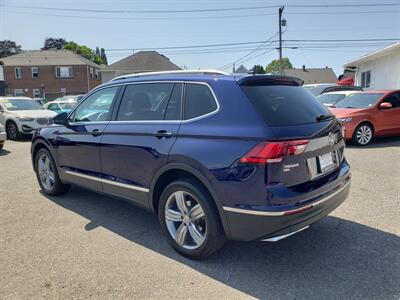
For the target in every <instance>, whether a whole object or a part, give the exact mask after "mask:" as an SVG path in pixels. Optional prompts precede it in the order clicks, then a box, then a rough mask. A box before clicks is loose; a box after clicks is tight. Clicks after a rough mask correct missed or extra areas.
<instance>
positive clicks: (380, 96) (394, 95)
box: [329, 90, 400, 146]
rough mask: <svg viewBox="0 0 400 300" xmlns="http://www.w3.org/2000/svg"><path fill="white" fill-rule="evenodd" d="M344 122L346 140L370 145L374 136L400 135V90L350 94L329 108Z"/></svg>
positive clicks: (361, 144)
mask: <svg viewBox="0 0 400 300" xmlns="http://www.w3.org/2000/svg"><path fill="white" fill-rule="evenodd" d="M329 109H330V110H331V111H332V113H333V114H334V115H335V116H336V118H338V120H339V121H341V122H342V124H343V127H344V132H345V133H344V137H345V140H351V141H353V142H354V143H355V144H357V145H360V146H365V145H368V144H369V143H370V142H371V141H372V138H373V137H375V136H390V135H400V90H395V91H394V90H369V91H364V92H359V93H355V94H351V95H349V96H347V97H346V98H344V99H343V100H341V101H339V102H338V103H336V104H335V106H334V107H330V108H329Z"/></svg>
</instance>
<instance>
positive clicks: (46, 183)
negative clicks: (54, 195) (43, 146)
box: [37, 154, 55, 191]
mask: <svg viewBox="0 0 400 300" xmlns="http://www.w3.org/2000/svg"><path fill="white" fill-rule="evenodd" d="M37 168H38V174H39V178H40V182H41V184H42V186H43V188H44V189H45V190H46V191H51V190H52V189H53V187H54V183H55V176H54V167H53V163H52V162H51V160H50V158H49V157H48V156H47V155H46V154H42V155H41V156H40V158H39V161H38V167H37Z"/></svg>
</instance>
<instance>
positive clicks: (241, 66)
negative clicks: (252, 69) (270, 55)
mask: <svg viewBox="0 0 400 300" xmlns="http://www.w3.org/2000/svg"><path fill="white" fill-rule="evenodd" d="M235 73H240V74H247V73H249V70H247V68H246V67H245V66H243V65H240V66H239V67H238V68H237V69H236V70H235Z"/></svg>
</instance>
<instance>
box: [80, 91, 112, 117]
mask: <svg viewBox="0 0 400 300" xmlns="http://www.w3.org/2000/svg"><path fill="white" fill-rule="evenodd" d="M117 91H118V86H113V87H109V88H104V89H101V90H99V91H97V92H94V93H93V94H91V95H90V96H89V97H88V98H86V99H85V100H84V101H83V102H82V104H81V105H79V107H78V108H77V110H76V111H75V114H74V119H73V121H74V122H96V121H107V120H108V113H109V111H110V108H111V104H112V102H113V100H114V98H115V96H116V94H117Z"/></svg>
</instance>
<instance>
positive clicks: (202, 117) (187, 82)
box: [109, 80, 221, 124]
mask: <svg viewBox="0 0 400 300" xmlns="http://www.w3.org/2000/svg"><path fill="white" fill-rule="evenodd" d="M152 83H181V84H182V85H183V86H182V88H183V89H184V90H185V88H186V86H185V85H186V84H191V83H192V84H199V85H205V86H207V87H208V88H209V90H210V91H211V94H212V95H213V98H214V101H215V103H216V104H217V108H216V109H215V110H213V111H211V112H209V113H207V114H205V115H201V116H198V117H195V118H192V119H188V120H140V121H139V120H138V121H117V120H112V121H110V122H109V124H149V123H155V124H164V123H167V124H186V123H191V122H195V121H198V120H201V119H204V118H207V117H209V116H211V115H214V114H216V113H218V112H219V111H220V108H221V106H220V104H219V101H218V98H217V96H216V95H215V93H214V90H213V88H212V87H211V85H210V84H208V83H207V82H202V81H185V80H156V81H150V80H149V81H137V82H129V83H125V86H128V85H134V84H152ZM121 100H122V99H121ZM183 101H185V95H184V94H182V103H183ZM183 108H184V107H183ZM183 113H184V112H183Z"/></svg>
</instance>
